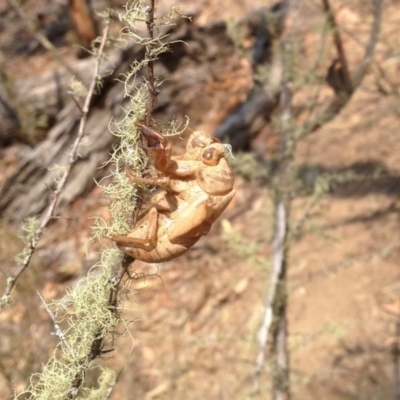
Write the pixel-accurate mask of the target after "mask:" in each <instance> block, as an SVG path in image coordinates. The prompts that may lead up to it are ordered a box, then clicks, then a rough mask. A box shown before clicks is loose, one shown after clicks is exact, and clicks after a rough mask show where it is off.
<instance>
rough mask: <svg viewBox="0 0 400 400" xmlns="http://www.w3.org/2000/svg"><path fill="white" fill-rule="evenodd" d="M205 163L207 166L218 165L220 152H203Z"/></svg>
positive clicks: (211, 150)
mask: <svg viewBox="0 0 400 400" xmlns="http://www.w3.org/2000/svg"><path fill="white" fill-rule="evenodd" d="M202 159H203V163H204V164H206V165H217V164H218V160H219V158H218V152H217V151H216V150H215V149H212V148H211V149H206V150H204V151H203V156H202Z"/></svg>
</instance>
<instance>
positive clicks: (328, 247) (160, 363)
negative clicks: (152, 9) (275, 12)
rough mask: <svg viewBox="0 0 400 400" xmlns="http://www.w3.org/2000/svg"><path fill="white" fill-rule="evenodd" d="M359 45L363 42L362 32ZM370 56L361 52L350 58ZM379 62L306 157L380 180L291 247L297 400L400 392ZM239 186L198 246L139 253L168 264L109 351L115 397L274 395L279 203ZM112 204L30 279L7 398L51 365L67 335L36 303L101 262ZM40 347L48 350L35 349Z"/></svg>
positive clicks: (395, 160)
mask: <svg viewBox="0 0 400 400" xmlns="http://www.w3.org/2000/svg"><path fill="white" fill-rule="evenodd" d="M204 3H207V6H206V7H205V8H204V12H203V13H202V14H201V16H200V17H199V21H203V20H204V21H207V20H208V19H210V18H213V16H214V17H215V12H216V11H215V7H214V8H213V4H212V3H213V2H204ZM208 3H210V4H208ZM225 3H226V4H228V5H229V6H230V4H231V2H224V4H225ZM332 3H333V2H332ZM240 4H241V2H234V4H233V5H232V10H231V11H232V12H233V15H234V16H238V14H239V13H240V12H239V11H237V10H236V8H237V9H238V10H242V9H241V8H240ZM227 7H228V6H227ZM227 7H222V6H221V8H219V7H218V9H226V8H227ZM359 13H360V9H359V8H358V6H357V5H355V3H354V2H349V4H347V5H346V4H345V6H343V7H341V9H340V13H339V15H338V20H339V21H342V22H343V23H344V24H347V25H346V27H347V28H348V29H355V27H356V26H357V27H358V26H359V25H357V24H360V23H361V22H362V24H361V25H360V30H361V31H362V30H363V29H364V28H365V29H364V31H365V33H367V30H366V27H367V25H365V26H364V22H369V19H366V20H365V21H364V20H363V17H362V16H361V17H360V14H359ZM361 15H362V14H361ZM218 17H219V15H218ZM399 18H400V11H399V9H398V4H397V2H395V1H392V2H387V3H386V7H385V10H384V19H383V28H382V35H381V42H380V44H379V45H378V49H377V60H378V63H379V65H381V66H382V67H383V68H385V71H386V72H387V74H388V76H389V78H390V79H391V81H392V82H393V84H394V85H396V84H397V82H396V79H397V80H398V76H399V74H398V68H399V65H400V64H399V58H398V55H397V53H396V52H395V50H394V49H395V46H399V35H398V33H397V32H398V20H399ZM304 29H305V28H304ZM364 31H363V32H364ZM364 36H365V35H361V37H362V38H364ZM309 41H310V43H312V37H311V36H310V40H309ZM396 41H397V42H396ZM305 43H306V44H307V43H308V41H306V42H305ZM346 43H347V45H348V46H350V43H352V46H355V45H354V42H351V40H350V39H347V42H346ZM311 45H312V44H310V46H311ZM357 60H358V54H357V51H356V50H355V51H354V53H351V56H350V63H351V64H352V65H353V63H355V62H357ZM16 62H17V63H18V62H20V61H16ZM374 71H375V67H374V68H371V71H370V73H369V75H368V77H367V79H366V80H365V81H364V83H363V85H362V88H361V89H360V90H359V91H358V92H357V94H356V95H355V96H354V98H353V99H352V100H351V102H350V104H349V105H348V106H347V107H346V108H345V109H344V110H343V112H342V113H341V114H340V115H339V116H337V117H336V118H335V119H334V120H333V121H332V122H331V123H329V124H327V125H326V126H324V127H323V128H322V129H321V130H319V131H318V132H316V133H315V134H313V135H312V136H310V137H308V138H307V139H306V140H304V141H303V142H302V143H301V145H300V146H299V151H298V155H297V163H298V165H302V166H303V165H306V166H307V167H308V170H309V171H311V172H310V173H313V172H312V171H314V172H315V171H327V172H331V173H338V172H341V173H344V172H346V171H347V172H348V171H350V170H352V169H353V170H354V169H355V168H356V171H357V173H358V174H361V173H363V174H364V175H365V174H367V178H370V179H367V178H365V177H364V178H363V179H356V180H353V181H352V182H351V183H350V184H346V185H341V186H339V187H336V190H335V189H333V190H332V191H331V192H330V193H329V194H327V195H325V196H324V197H323V198H322V200H321V201H320V202H319V203H318V205H317V206H316V207H315V208H314V209H313V210H312V211H311V212H310V214H309V215H308V217H307V219H306V223H305V232H304V233H303V234H302V235H301V237H300V238H299V239H298V240H297V241H296V242H295V243H293V246H292V247H291V252H290V271H289V288H290V292H289V331H290V332H289V333H290V337H289V350H290V355H291V384H292V392H293V398H294V399H301V400H303V399H305V400H306V399H319V398H321V399H325V400H336V399H364V400H373V399H376V400H378V399H391V398H395V397H394V395H393V393H394V381H395V378H394V361H393V354H392V351H391V349H392V348H393V345H394V344H396V343H397V341H398V340H399V338H398V337H396V332H395V325H396V316H398V315H400V307H399V303H398V301H399V300H398V297H399V295H400V270H399V259H400V219H399V211H400V203H399V196H400V134H399V126H400V114H399V89H398V87H396V86H393V88H395V91H396V90H397V92H396V93H395V95H393V96H384V95H382V93H379V92H377V91H376V87H375V83H374V82H375V80H374V76H375V75H374ZM327 90H328V89H327ZM200 111H201V110H200ZM193 128H196V127H193ZM210 129H211V127H210ZM374 174H375V175H374ZM374 176H375V178H374V179H372V178H373V177H374ZM236 186H237V187H236V189H237V192H238V193H237V196H236V198H235V200H234V201H233V202H232V204H231V205H230V206H229V208H228V210H227V211H226V213H225V214H224V215H223V216H222V218H221V221H222V223H217V224H215V226H214V227H213V229H212V231H211V232H210V234H209V235H208V236H207V237H205V238H203V239H202V240H201V241H200V242H199V243H198V244H197V245H196V246H195V247H194V248H193V249H192V250H191V251H189V252H188V253H187V254H186V255H184V256H182V257H180V258H179V259H177V260H174V261H171V262H168V263H165V264H163V265H160V266H158V270H157V267H156V266H148V265H144V264H140V263H135V266H134V270H135V272H137V273H145V274H146V273H147V272H150V273H152V272H157V271H158V276H156V277H148V278H146V279H140V280H137V281H131V282H130V283H129V284H130V285H131V287H132V289H135V290H134V292H133V293H132V295H131V296H130V298H129V300H128V301H127V302H126V303H125V308H126V318H128V319H131V320H132V322H131V324H130V331H131V335H132V337H133V340H132V338H130V337H129V336H124V337H122V338H119V339H118V340H117V341H116V342H115V344H114V351H113V353H111V354H112V355H111V357H110V359H105V360H103V361H101V363H102V364H104V365H107V366H110V367H112V368H114V369H115V370H117V371H120V375H119V381H118V384H117V385H116V387H115V389H114V392H113V394H112V396H111V399H114V400H117V399H146V400H151V399H160V400H167V399H174V400H180V399H190V400H196V399H203V398H205V397H206V398H207V399H210V400H211V399H213V400H214V399H215V400H217V399H218V400H220V399H248V398H254V399H265V398H269V386H270V375H271V371H270V370H269V366H268V361H269V360H268V358H267V360H266V366H265V369H264V370H263V372H262V375H261V393H260V394H258V395H253V397H252V379H253V373H254V364H255V358H256V354H257V351H258V344H257V331H258V328H259V326H260V324H261V318H262V313H263V304H264V299H265V297H266V291H267V288H268V278H269V268H270V263H271V248H270V244H271V237H272V233H271V232H272V221H273V207H272V202H271V199H270V192H269V189H268V188H267V187H261V188H260V185H259V184H257V183H254V182H249V181H246V180H245V179H244V178H242V177H240V176H238V177H237V181H236ZM310 201H311V195H303V196H302V197H298V198H296V200H295V201H294V206H293V207H294V209H293V218H294V220H295V221H296V220H298V219H300V218H303V216H304V212H305V210H306V209H307V207H308V205H309V203H310ZM102 205H104V201H103V200H101V197H100V193H99V190H98V189H96V190H95V191H93V192H92V193H91V195H90V196H88V198H86V199H81V200H79V201H78V202H76V204H74V205H73V206H72V207H71V209H70V210H69V211H68V212H67V214H66V217H67V218H69V219H65V220H61V221H59V222H58V223H57V224H55V225H53V226H52V228H50V229H49V231H48V233H47V235H46V237H45V238H44V240H43V242H42V243H41V246H40V249H39V251H38V254H37V257H36V259H35V260H34V265H33V268H32V270H31V271H29V273H28V274H27V275H26V277H24V278H21V283H20V287H19V290H18V295H17V298H16V304H15V305H14V306H13V307H11V308H9V309H7V310H6V311H5V312H3V313H2V314H0V323H1V324H2V325H3V324H4V326H5V329H4V332H5V336H7V339H4V340H0V346H1V347H0V351H3V352H4V354H7V355H8V357H4V358H3V361H2V360H1V358H0V387H3V388H4V389H0V397H2V396H8V395H9V394H10V387H8V386H7V385H6V384H5V383H4V385H3V383H1V382H2V381H3V382H6V379H5V376H6V375H5V374H6V372H7V371H8V373H10V371H9V368H13V369H14V371H13V372H12V373H14V375H13V379H14V382H15V384H16V387H17V389H21V388H23V387H24V382H26V381H27V380H26V379H27V376H28V372H32V371H37V368H40V365H38V359H41V358H40V357H41V356H40V353H41V351H42V350H43V353H45V354H47V351H48V349H47V348H48V346H49V345H54V343H55V341H54V339H49V340H47V339H46V340H45V341H43V340H42V341H40V340H38V338H43V337H46V338H47V337H50V332H51V331H53V330H54V328H53V327H52V325H51V323H50V321H49V320H48V316H47V315H46V314H45V313H41V314H40V316H37V315H36V311H33V310H32V309H33V307H32V309H30V308H28V307H27V306H26V305H27V304H33V303H34V302H36V300H34V298H35V291H36V288H40V290H41V291H42V293H43V295H44V296H45V297H46V298H52V296H53V297H54V296H59V295H60V289H59V287H60V286H59V282H61V281H67V284H68V285H73V284H74V283H75V282H76V280H77V279H78V278H79V276H80V275H81V274H82V273H83V272H84V271H86V270H87V267H88V265H90V261H91V259H93V258H94V251H95V249H96V248H95V247H94V248H93V250H91V251H90V252H89V261H82V262H81V261H77V260H80V259H83V258H84V252H83V250H82V245H83V243H84V242H85V241H86V239H87V236H88V234H89V229H88V227H87V226H88V224H89V223H88V217H90V216H93V215H98V214H99V213H102V212H103V211H102V210H101V208H100V207H101V206H102ZM243 205H244V206H243ZM238 210H240V212H238ZM234 214H235V215H234ZM232 215H234V217H233V218H230V219H229V216H232ZM224 218H225V220H224ZM1 231H2V236H3V237H4V240H3V241H2V242H1V243H0V249H1V252H0V254H1V258H2V265H3V266H5V269H7V268H9V266H11V265H12V262H11V261H10V260H11V256H10V252H13V253H15V252H16V251H17V248H18V245H17V244H16V240H15V236H12V235H9V233H10V232H14V230H13V228H10V227H7V226H4V225H3V226H2V227H1ZM76 232H79V233H80V234H79V235H76ZM7 233H8V234H7ZM71 233H73V235H71ZM49 248H50V249H51V250H49ZM58 249H59V251H58ZM43 260H45V261H46V263H47V266H44V265H43V263H44V262H45V261H43ZM44 282H46V283H44ZM28 296H29V299H27V297H28ZM30 298H32V299H33V300H32V302H31V301H30ZM32 313H34V314H32ZM121 330H123V328H121ZM23 340H25V341H24V342H23ZM51 341H53V343H51ZM19 343H23V345H19ZM32 343H34V344H35V346H36V349H37V350H34V351H32V350H33V349H32V346H33V345H32ZM38 343H39V344H40V345H39V347H37V346H38ZM46 349H47V350H46ZM11 351H13V352H14V353H13V354H15V356H14V358H13V359H11V358H9V355H10V354H11ZM0 354H1V353H0ZM16 358H18V359H19V361H18V362H16V361H15V359H16ZM45 360H46V358H43V359H41V361H42V362H45ZM27 364H30V365H32V366H33V367H32V369H30V368H29V365H28V366H27ZM35 368H36V369H35ZM397 379H399V377H397Z"/></svg>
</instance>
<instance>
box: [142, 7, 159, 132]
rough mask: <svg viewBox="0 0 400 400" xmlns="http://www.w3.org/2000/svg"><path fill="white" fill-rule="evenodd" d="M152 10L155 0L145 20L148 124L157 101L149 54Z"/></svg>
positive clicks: (151, 39)
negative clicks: (147, 38)
mask: <svg viewBox="0 0 400 400" xmlns="http://www.w3.org/2000/svg"><path fill="white" fill-rule="evenodd" d="M154 10H155V0H150V10H149V16H148V20H147V21H146V25H147V32H148V34H149V42H148V44H147V45H146V56H145V57H146V58H148V59H149V62H148V64H147V72H148V81H147V85H148V88H149V95H148V98H147V113H146V125H147V126H150V121H151V116H152V113H153V110H154V107H155V106H156V103H157V94H158V93H157V90H156V87H155V79H154V59H153V56H152V55H151V48H152V42H153V40H154Z"/></svg>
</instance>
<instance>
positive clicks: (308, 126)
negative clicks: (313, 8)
mask: <svg viewBox="0 0 400 400" xmlns="http://www.w3.org/2000/svg"><path fill="white" fill-rule="evenodd" d="M371 1H372V4H373V6H374V21H373V24H372V27H371V33H370V38H369V41H368V44H367V46H366V50H365V55H364V58H363V60H362V61H361V62H360V64H359V66H358V68H357V70H356V72H355V73H354V74H353V76H352V82H353V89H352V92H351V93H349V94H347V93H343V92H339V93H336V94H335V96H334V98H333V99H332V101H331V102H330V103H329V104H328V105H327V107H326V108H325V110H323V111H321V112H320V113H319V114H318V115H317V116H316V117H314V119H313V120H311V121H307V122H305V123H304V124H303V125H302V126H301V127H300V128H299V129H298V130H297V133H296V140H300V139H302V138H303V137H305V136H307V135H309V134H311V133H313V132H315V131H316V130H317V129H319V128H321V127H322V126H323V125H325V124H326V123H327V122H329V121H331V120H332V119H333V118H334V117H335V116H336V115H338V114H339V112H340V111H341V110H342V109H343V108H344V107H345V105H346V104H347V103H348V101H349V100H350V98H351V95H352V94H353V93H354V91H355V90H356V89H357V88H358V87H359V86H360V84H361V82H362V80H363V79H364V76H365V74H366V73H367V70H368V67H369V66H370V64H371V63H372V58H373V54H374V50H375V46H376V44H377V42H378V37H379V32H380V27H381V20H382V7H381V0H371Z"/></svg>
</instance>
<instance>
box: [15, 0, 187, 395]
mask: <svg viewBox="0 0 400 400" xmlns="http://www.w3.org/2000/svg"><path fill="white" fill-rule="evenodd" d="M148 12H149V8H148V7H147V6H146V5H145V2H144V1H132V2H130V3H129V4H128V5H127V6H126V13H125V14H124V15H123V16H121V20H122V21H125V23H126V24H127V28H126V29H124V30H123V32H122V33H121V37H122V38H125V39H128V40H130V41H132V40H133V41H135V42H136V43H139V44H142V45H145V46H146V48H147V50H148V51H147V55H146V57H145V58H144V60H142V61H135V62H133V64H132V66H131V69H130V71H129V72H128V73H127V74H126V76H125V83H124V90H125V96H126V97H127V98H129V107H128V109H127V110H126V113H125V116H124V118H123V119H122V120H120V121H113V122H112V123H111V124H110V130H111V132H112V134H113V135H115V136H116V137H118V138H119V143H118V144H117V145H116V146H115V148H114V150H113V153H112V155H111V157H110V160H109V161H108V162H107V163H106V164H107V165H110V167H111V168H110V169H111V172H110V175H109V176H108V177H107V178H105V180H104V181H102V182H100V183H99V186H100V187H101V188H102V189H103V191H104V194H105V196H107V198H108V199H109V211H110V214H111V220H110V222H108V221H105V220H103V219H101V218H98V219H96V221H95V223H94V228H93V232H94V233H93V237H92V240H95V239H99V238H103V237H111V236H113V235H116V234H119V235H121V234H126V233H127V232H129V230H130V229H131V224H132V219H133V215H134V212H135V210H136V208H137V207H138V201H139V194H140V197H141V199H143V198H144V196H146V193H145V192H146V189H145V188H141V187H138V186H137V185H135V184H133V183H132V182H131V180H130V179H129V177H128V176H127V174H126V168H129V169H130V170H131V171H132V173H133V174H136V175H137V176H141V175H142V174H143V172H144V168H145V162H146V160H144V153H143V151H142V149H141V140H140V131H139V129H138V127H137V126H136V123H137V122H138V121H141V120H143V118H144V117H145V116H146V113H147V111H148V110H147V100H148V92H149V88H148V83H147V82H143V83H141V84H140V85H136V84H135V78H136V74H137V73H138V72H139V70H141V69H142V68H145V67H146V66H147V65H148V63H149V62H150V61H152V60H154V59H156V58H157V57H158V55H159V54H160V53H162V52H165V51H168V45H167V44H166V43H164V39H165V37H164V36H162V35H159V36H157V37H156V38H155V39H153V40H150V39H148V38H142V37H140V36H139V35H138V34H137V33H136V32H135V28H136V26H137V25H140V24H142V25H143V22H146V21H148V19H149V16H148ZM175 12H176V10H175V9H174V10H173V13H175ZM171 15H172V14H171ZM169 18H170V16H169V17H167V19H164V20H162V21H163V23H165V22H170V21H169ZM96 79H98V78H96ZM73 86H75V88H74V91H75V93H77V92H79V91H82V92H83V88H82V87H81V86H80V84H79V83H75V84H74V85H73ZM178 128H179V127H178V126H177V125H176V124H171V127H170V129H169V131H168V133H170V134H173V133H175V132H176V131H177V130H178ZM37 226H38V225H37V220H35V219H31V220H28V221H27V223H26V225H25V227H24V237H25V240H27V241H29V240H30V239H31V238H32V237H34V235H35V233H36V232H37V229H38V228H37ZM123 258H124V254H123V253H122V252H121V251H120V250H119V249H117V248H116V246H113V247H111V248H106V249H104V250H103V251H102V252H101V255H100V262H99V263H98V264H96V265H95V266H93V267H92V268H91V269H90V271H89V272H88V274H87V275H86V277H85V278H83V279H82V280H81V281H80V282H79V283H78V284H77V286H76V287H75V288H73V289H67V291H66V295H65V296H64V297H63V298H62V299H61V300H59V301H53V302H51V303H50V304H49V305H48V307H49V308H50V309H51V312H52V313H53V314H54V318H55V319H56V322H57V324H58V325H59V327H60V331H61V334H60V333H59V334H58V336H59V338H60V342H59V344H58V345H57V348H56V350H55V351H54V354H53V356H52V357H51V359H50V360H49V361H48V363H47V364H46V365H45V366H44V367H43V371H42V373H40V374H36V375H34V376H32V379H31V384H30V386H29V388H28V389H27V390H26V391H24V392H23V393H21V394H20V395H18V396H16V398H24V399H29V400H33V399H35V400H50V399H51V400H58V399H60V400H61V399H74V398H86V399H93V400H94V399H99V398H106V393H107V391H108V389H109V388H110V387H111V386H112V385H113V384H114V383H115V374H114V373H112V372H110V371H108V370H103V371H102V373H101V375H100V377H99V378H98V379H97V381H96V385H95V387H87V385H86V387H85V385H84V381H85V378H86V375H87V373H88V372H89V371H91V370H94V369H95V368H98V367H97V366H96V365H95V364H94V363H93V361H94V359H95V358H96V357H98V356H99V354H101V351H102V350H109V349H110V347H111V346H112V342H113V338H114V336H115V331H116V326H118V325H119V324H121V325H122V326H125V328H126V329H127V327H128V323H129V321H127V320H124V318H123V316H122V302H123V301H124V296H125V294H124V290H123V289H120V288H119V290H118V299H114V300H113V301H110V298H111V295H110V294H111V293H112V292H113V290H115V289H116V286H115V285H119V283H118V282H119V278H118V272H117V271H119V269H120V268H121V264H122V261H123ZM96 346H98V348H97V349H95V347H96Z"/></svg>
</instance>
